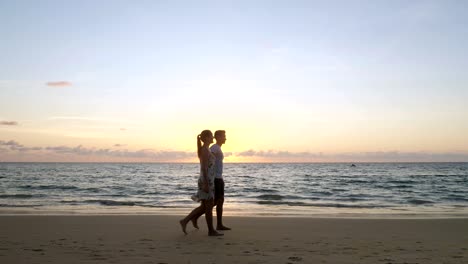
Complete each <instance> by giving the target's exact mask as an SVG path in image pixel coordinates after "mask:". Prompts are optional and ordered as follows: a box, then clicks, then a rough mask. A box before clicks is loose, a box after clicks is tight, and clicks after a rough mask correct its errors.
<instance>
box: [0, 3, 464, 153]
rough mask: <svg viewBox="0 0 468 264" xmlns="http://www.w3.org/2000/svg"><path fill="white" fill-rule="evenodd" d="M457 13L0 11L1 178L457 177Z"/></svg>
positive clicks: (386, 8) (287, 7)
mask: <svg viewBox="0 0 468 264" xmlns="http://www.w3.org/2000/svg"><path fill="white" fill-rule="evenodd" d="M467 13H468V3H467V2H466V1H417V0H414V1H378V0H377V1H374V0H373V1H354V0H350V1H345V0H343V1H274V0H273V1H271V0H270V1H260V0H259V1H222V0H218V1H116V0H112V1H110V0H103V1H86V0H84V1H32V0H31V1H23V0H14V1H13V0H11V1H9V0H0V36H1V41H0V162H11V161H23V162H27V161H34V162H61V161H66V162H197V157H196V136H197V135H198V134H199V133H200V132H201V131H202V130H204V129H210V130H212V131H215V130H218V129H223V130H226V135H227V141H226V144H225V145H223V151H224V152H225V156H226V158H225V162H414V161H468V103H467V102H468V75H467V74H466V72H467V69H468V52H467V48H466V47H468V16H466V14H467Z"/></svg>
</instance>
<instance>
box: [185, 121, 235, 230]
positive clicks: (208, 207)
mask: <svg viewBox="0 0 468 264" xmlns="http://www.w3.org/2000/svg"><path fill="white" fill-rule="evenodd" d="M213 138H215V139H216V144H213V145H212V146H211V147H210V145H211V144H212V143H213ZM224 143H226V131H224V130H217V131H216V132H215V134H214V137H213V133H212V132H211V131H210V130H203V131H202V132H201V134H200V135H198V136H197V153H198V159H199V160H200V177H199V178H198V192H197V193H196V194H195V195H193V196H192V200H194V201H197V202H200V206H198V207H197V208H195V209H193V210H192V212H190V213H189V214H188V215H187V216H186V217H185V218H184V219H182V220H180V221H179V223H180V225H181V227H182V231H183V232H184V233H185V234H187V230H186V229H187V224H188V222H192V224H193V226H194V227H195V228H197V229H198V222H197V221H198V218H199V217H200V216H202V215H203V214H205V219H206V224H207V226H208V235H209V236H222V235H224V234H223V233H219V232H217V231H216V230H231V228H229V227H227V226H225V225H224V224H223V204H224V180H223V159H224V154H223V151H222V150H221V146H222V145H223V144H224ZM214 206H216V220H217V222H216V229H214V226H213V207H214Z"/></svg>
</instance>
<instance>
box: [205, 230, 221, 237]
mask: <svg viewBox="0 0 468 264" xmlns="http://www.w3.org/2000/svg"><path fill="white" fill-rule="evenodd" d="M208 235H209V236H224V234H223V233H218V232H216V231H214V230H213V231H212V232H208Z"/></svg>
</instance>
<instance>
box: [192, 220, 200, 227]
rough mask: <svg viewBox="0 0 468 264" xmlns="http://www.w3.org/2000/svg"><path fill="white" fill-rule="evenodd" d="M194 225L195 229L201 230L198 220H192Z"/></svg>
mask: <svg viewBox="0 0 468 264" xmlns="http://www.w3.org/2000/svg"><path fill="white" fill-rule="evenodd" d="M192 225H193V227H195V228H196V229H199V228H198V223H197V220H195V219H193V220H192Z"/></svg>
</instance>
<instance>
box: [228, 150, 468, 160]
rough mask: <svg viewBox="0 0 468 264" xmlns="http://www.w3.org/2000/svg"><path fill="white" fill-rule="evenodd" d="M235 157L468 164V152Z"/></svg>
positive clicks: (252, 152)
mask: <svg viewBox="0 0 468 264" xmlns="http://www.w3.org/2000/svg"><path fill="white" fill-rule="evenodd" d="M233 156H237V157H243V158H246V157H247V158H256V159H260V160H265V161H284V162H457V161H459V162H466V161H468V152H443V153H431V152H399V151H375V152H347V153H330V154H326V153H322V152H289V151H274V150H268V151H257V150H253V149H250V150H246V151H242V152H237V153H234V154H233Z"/></svg>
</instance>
